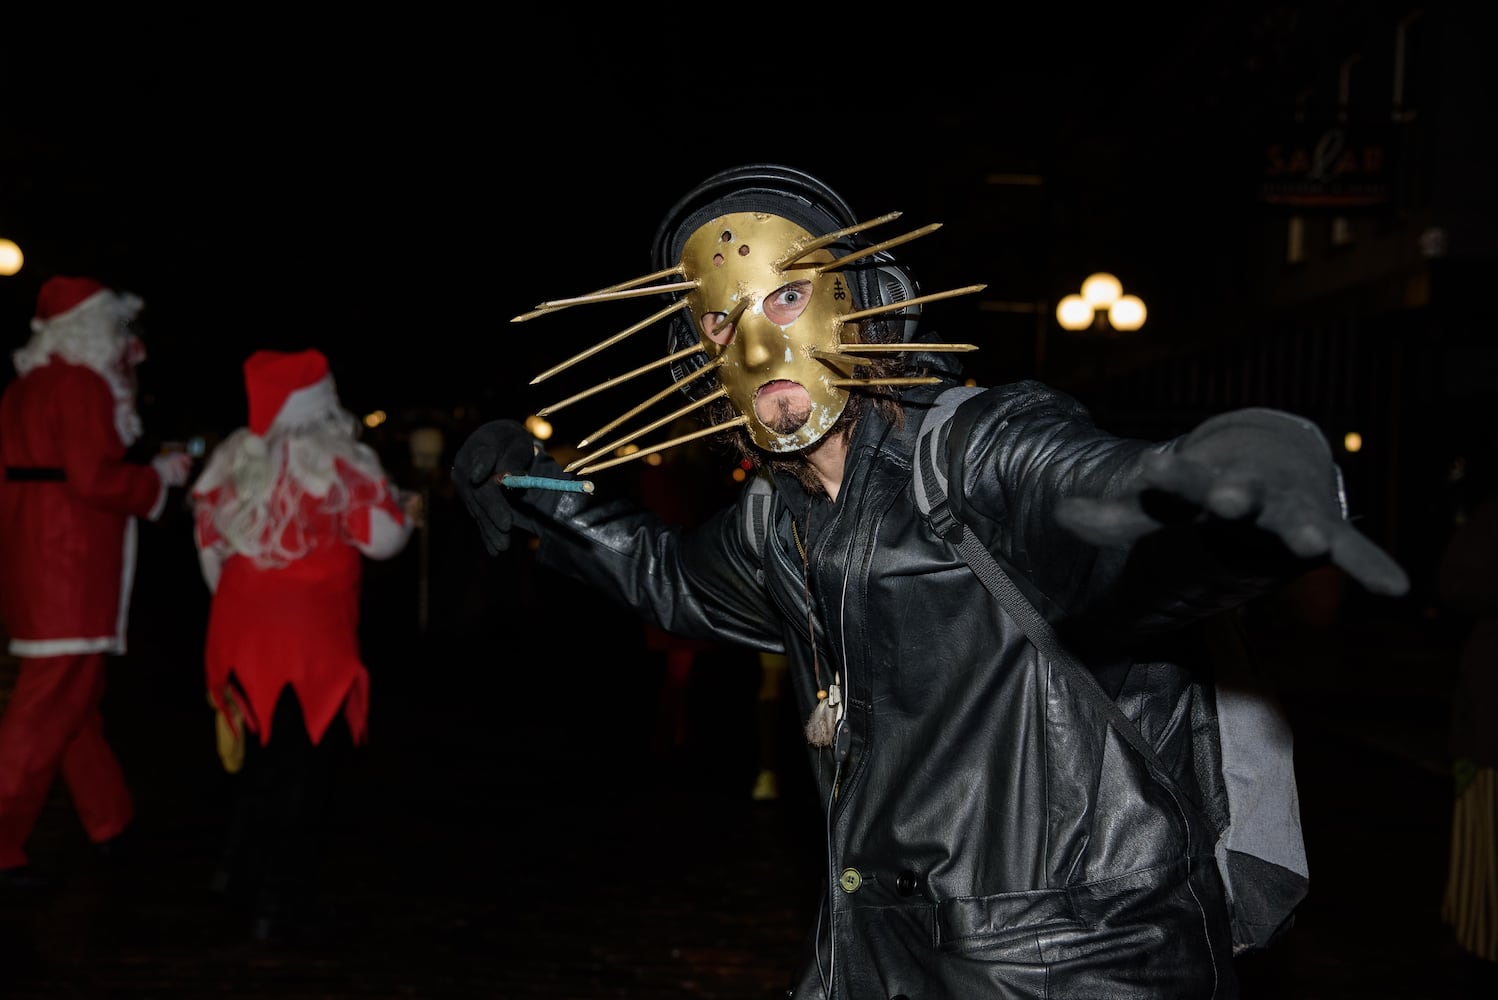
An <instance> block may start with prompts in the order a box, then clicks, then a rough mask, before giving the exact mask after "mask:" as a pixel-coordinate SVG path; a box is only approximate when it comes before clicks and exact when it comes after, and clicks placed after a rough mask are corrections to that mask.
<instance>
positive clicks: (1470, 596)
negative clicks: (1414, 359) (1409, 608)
mask: <svg viewBox="0 0 1498 1000" xmlns="http://www.w3.org/2000/svg"><path fill="white" fill-rule="evenodd" d="M1437 584H1438V587H1439V591H1440V596H1441V600H1442V601H1443V603H1445V604H1446V606H1447V607H1448V608H1450V609H1452V610H1454V611H1456V612H1457V613H1458V614H1460V615H1463V616H1465V617H1466V618H1467V619H1468V620H1469V621H1470V622H1471V626H1470V629H1469V631H1468V632H1467V634H1466V638H1465V640H1464V641H1463V643H1462V646H1461V651H1460V654H1459V659H1458V662H1457V674H1456V689H1455V692H1454V697H1453V700H1452V715H1451V733H1450V752H1451V756H1452V759H1453V765H1454V779H1455V802H1454V804H1453V807H1452V830H1451V855H1450V865H1449V868H1448V874H1447V880H1446V894H1445V898H1444V900H1443V902H1442V906H1441V919H1442V920H1443V921H1444V922H1445V923H1447V924H1449V925H1450V926H1451V927H1452V929H1453V931H1454V932H1455V934H1456V940H1457V943H1458V944H1460V945H1461V947H1462V948H1463V949H1464V950H1465V951H1467V952H1469V953H1470V954H1471V955H1473V956H1475V957H1476V958H1477V959H1480V960H1482V961H1483V962H1484V963H1485V964H1486V968H1485V969H1482V970H1480V971H1481V973H1483V974H1485V975H1486V977H1487V979H1488V981H1489V985H1491V986H1495V987H1498V492H1494V491H1493V490H1491V489H1489V490H1488V492H1487V494H1486V496H1485V497H1483V498H1482V499H1480V500H1479V501H1478V502H1477V503H1476V504H1474V505H1473V506H1472V508H1471V509H1470V510H1469V511H1466V512H1464V513H1463V514H1462V515H1461V517H1460V519H1459V521H1458V525H1457V528H1456V531H1455V533H1454V534H1453V535H1452V536H1451V539H1450V541H1449V542H1448V543H1447V546H1446V549H1445V552H1444V553H1443V555H1442V557H1441V562H1440V565H1439V569H1438V573H1437Z"/></svg>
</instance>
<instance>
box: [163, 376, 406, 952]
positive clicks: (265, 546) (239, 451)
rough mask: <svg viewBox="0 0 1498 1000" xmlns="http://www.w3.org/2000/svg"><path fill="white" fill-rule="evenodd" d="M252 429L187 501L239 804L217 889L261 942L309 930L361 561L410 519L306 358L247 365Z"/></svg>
mask: <svg viewBox="0 0 1498 1000" xmlns="http://www.w3.org/2000/svg"><path fill="white" fill-rule="evenodd" d="M244 378H245V393H246V395H247V397H248V400H249V425H248V426H247V427H242V428H240V429H238V430H236V431H235V432H234V433H232V434H231V435H229V437H228V438H226V439H225V440H224V441H223V443H222V444H220V445H219V446H218V447H217V448H216V449H215V450H214V451H213V453H212V455H211V456H210V457H209V459H208V463H207V465H206V467H205V468H204V471H203V474H202V475H201V476H200V477H199V478H198V480H197V482H196V483H195V484H194V485H193V488H192V501H193V507H194V519H195V529H194V540H195V542H196V545H197V549H198V554H199V558H200V560H201V564H202V570H203V579H204V580H205V581H206V582H207V584H208V587H209V589H210V590H211V591H212V592H213V599H212V604H211V607H210V610H209V620H208V635H207V649H206V653H205V658H204V659H205V666H206V673H207V681H208V698H209V700H210V702H211V703H212V704H213V707H214V709H215V711H216V713H217V716H216V726H217V731H218V736H219V752H220V755H221V757H222V759H223V762H224V766H225V768H226V770H228V771H229V772H230V773H233V774H235V781H236V783H237V786H238V788H237V794H236V796H235V806H234V813H233V817H232V819H231V823H230V831H229V837H228V842H227V844H226V849H225V855H224V861H223V864H222V866H221V868H220V871H219V872H218V873H217V874H216V875H215V880H214V888H215V889H216V890H218V891H221V892H224V893H225V894H227V895H229V896H230V897H231V898H234V899H236V900H240V901H244V902H247V903H248V904H249V905H250V906H251V910H252V914H251V920H252V931H253V934H254V936H255V937H256V938H257V939H258V940H261V941H263V942H267V943H278V942H290V941H292V940H294V939H295V938H297V937H298V936H300V934H301V933H302V932H303V931H305V930H306V929H308V924H307V922H306V920H305V918H306V916H307V914H306V907H307V905H308V904H310V903H311V902H313V901H314V897H315V894H316V893H315V885H314V874H315V870H316V869H315V861H316V852H317V846H318V840H319V837H320V835H321V823H322V821H323V818H324V815H325V811H326V807H327V800H328V797H329V795H330V792H331V789H332V786H333V782H334V779H335V777H336V775H337V771H338V768H339V767H340V763H339V761H340V758H342V757H344V756H345V755H346V754H347V752H348V751H349V749H350V748H352V747H355V746H359V745H362V744H363V743H364V742H365V739H366V736H367V732H366V728H367V722H368V718H369V671H368V670H367V669H366V668H365V665H364V663H363V661H362V659H361V657H360V650H359V637H358V627H359V599H360V586H361V576H362V569H363V564H362V559H363V558H364V557H368V558H371V559H388V558H390V557H391V556H394V555H395V554H396V553H398V552H400V551H401V550H402V549H403V548H404V547H405V545H406V543H407V541H408V540H409V539H410V537H411V532H412V530H413V528H414V527H415V526H416V524H417V520H418V518H419V517H420V516H421V510H420V498H419V496H418V495H412V496H411V497H409V498H407V499H406V500H405V502H404V503H402V501H401V499H400V498H399V497H398V495H397V491H396V489H395V488H394V487H393V486H392V484H391V482H390V481H389V479H388V477H387V476H386V473H385V471H384V469H383V467H382V466H381V464H380V460H379V457H378V456H377V455H376V453H375V452H374V450H373V449H372V448H370V447H369V446H368V445H366V444H363V443H362V442H360V441H359V440H358V427H359V425H358V421H357V420H356V419H355V417H354V416H353V415H352V414H351V413H349V412H347V411H346V410H345V409H344V408H343V406H342V405H341V403H340V402H339V399H338V394H337V390H336V388H335V385H334V381H333V376H332V374H331V372H330V371H329V368H328V361H327V358H326V357H324V356H323V354H322V353H321V352H319V351H316V350H305V351H300V352H294V353H283V352H278V351H257V352H255V353H254V354H252V355H251V356H250V357H249V358H248V359H247V360H246V361H245V363H244Z"/></svg>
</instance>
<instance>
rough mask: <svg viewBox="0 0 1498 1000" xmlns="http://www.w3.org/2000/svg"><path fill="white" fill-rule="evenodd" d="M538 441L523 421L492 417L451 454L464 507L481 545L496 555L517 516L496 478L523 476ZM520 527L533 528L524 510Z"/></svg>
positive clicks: (505, 544)
mask: <svg viewBox="0 0 1498 1000" xmlns="http://www.w3.org/2000/svg"><path fill="white" fill-rule="evenodd" d="M540 450H541V446H540V445H539V444H538V443H537V442H536V439H535V438H534V437H532V436H531V433H530V431H528V430H526V429H525V425H524V424H522V423H520V422H519V421H517V420H493V421H490V422H489V423H487V424H484V425H483V426H482V427H480V428H479V429H478V430H476V431H474V432H473V433H472V434H470V435H469V436H468V440H466V441H464V442H463V446H462V447H461V448H459V449H458V454H457V455H456V456H455V457H454V458H453V469H452V479H453V485H454V486H456V487H457V490H458V495H459V496H461V497H462V498H463V506H464V507H466V508H468V513H469V514H470V515H471V516H472V517H473V519H474V520H475V521H476V522H478V526H479V534H480V535H481V536H482V537H483V539H484V548H486V549H488V551H489V554H490V555H498V554H499V553H501V552H503V551H505V550H506V549H508V548H509V547H510V531H511V530H512V529H513V528H514V527H516V524H517V517H516V513H515V508H514V506H512V505H511V503H510V499H509V497H507V496H506V493H507V492H508V491H509V488H508V487H505V486H501V485H500V484H499V479H500V477H501V476H503V475H506V474H513V475H526V474H528V473H529V471H530V468H531V463H532V462H534V461H535V458H536V455H537V454H539V453H540ZM518 524H519V526H520V527H521V528H525V529H527V530H534V528H533V525H532V523H531V522H530V520H529V519H528V518H525V517H524V516H523V515H522V516H521V517H520V518H519V519H518Z"/></svg>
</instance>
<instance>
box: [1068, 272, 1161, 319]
mask: <svg viewBox="0 0 1498 1000" xmlns="http://www.w3.org/2000/svg"><path fill="white" fill-rule="evenodd" d="M1145 314H1146V311H1145V308H1144V301H1143V300H1142V299H1140V298H1139V297H1138V296H1137V295H1124V294H1123V285H1122V284H1121V283H1120V282H1119V280H1118V279H1117V278H1115V277H1114V276H1113V275H1111V274H1108V273H1107V272H1104V271H1099V272H1098V273H1097V274H1092V275H1088V277H1087V280H1086V281H1084V282H1082V294H1080V295H1068V296H1066V297H1065V298H1063V299H1062V300H1061V301H1060V302H1058V303H1056V321H1057V322H1058V323H1060V324H1061V329H1063V330H1085V329H1087V328H1088V327H1095V328H1096V329H1098V330H1100V331H1105V330H1106V329H1107V328H1108V327H1112V328H1113V329H1115V330H1118V331H1120V332H1123V333H1130V332H1132V331H1134V330H1137V329H1139V328H1140V327H1141V326H1143V325H1144V317H1145Z"/></svg>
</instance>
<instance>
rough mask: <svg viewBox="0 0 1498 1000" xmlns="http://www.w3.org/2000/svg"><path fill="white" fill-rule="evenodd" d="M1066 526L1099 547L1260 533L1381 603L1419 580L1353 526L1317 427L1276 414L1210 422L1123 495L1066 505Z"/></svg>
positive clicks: (1241, 413)
mask: <svg viewBox="0 0 1498 1000" xmlns="http://www.w3.org/2000/svg"><path fill="white" fill-rule="evenodd" d="M1056 517H1057V519H1058V521H1059V522H1060V523H1061V524H1062V525H1063V526H1064V527H1065V528H1067V530H1069V531H1071V532H1072V533H1074V534H1075V535H1077V536H1078V537H1080V538H1082V539H1084V540H1086V541H1088V542H1091V543H1092V544H1094V545H1098V546H1107V547H1127V546H1131V545H1133V544H1134V543H1136V542H1137V541H1139V540H1140V539H1142V538H1144V537H1146V536H1148V535H1151V534H1153V533H1154V532H1156V531H1159V530H1160V529H1162V528H1166V527H1169V526H1179V525H1204V524H1206V523H1209V522H1213V521H1220V522H1231V523H1235V524H1237V525H1252V526H1255V527H1257V528H1258V529H1260V530H1262V531H1263V532H1266V533H1268V534H1269V535H1270V536H1273V537H1274V538H1276V539H1278V540H1279V541H1280V542H1281V543H1283V545H1284V547H1285V549H1286V550H1288V552H1289V553H1290V554H1291V555H1292V556H1294V557H1296V558H1297V559H1299V560H1303V561H1304V562H1305V568H1310V566H1312V565H1314V564H1315V563H1317V562H1322V561H1329V562H1330V563H1332V564H1334V565H1336V566H1338V567H1340V568H1341V569H1342V570H1343V571H1345V572H1346V573H1347V574H1348V576H1350V577H1351V578H1352V579H1353V580H1355V581H1357V582H1358V583H1359V584H1361V585H1362V586H1364V587H1366V588H1367V589H1368V590H1369V591H1371V592H1373V593H1375V594H1385V595H1400V594H1403V593H1405V592H1406V591H1407V590H1408V589H1409V578H1408V576H1407V575H1406V574H1405V571H1404V570H1403V569H1401V568H1400V566H1399V564H1398V563H1396V562H1395V561H1394V559H1393V558H1392V557H1390V556H1389V555H1388V553H1386V552H1384V551H1383V550H1382V549H1381V548H1379V547H1378V546H1377V545H1375V544H1374V543H1373V542H1372V541H1371V540H1370V539H1368V538H1367V537H1366V536H1365V535H1363V534H1362V533H1361V532H1360V531H1358V530H1357V528H1355V527H1354V526H1353V525H1352V524H1351V523H1350V522H1349V521H1348V519H1347V511H1346V501H1345V498H1344V497H1343V494H1342V484H1341V473H1340V471H1339V470H1338V469H1337V466H1336V464H1335V462H1334V461H1333V460H1332V454H1331V449H1330V447H1329V446H1328V445H1327V442H1326V438H1325V437H1324V436H1322V434H1321V432H1320V431H1319V430H1317V428H1316V427H1315V425H1314V424H1312V423H1311V422H1310V421H1308V420H1305V419H1304V418H1301V417H1297V416H1294V415H1292V414H1288V413H1283V412H1280V411H1277V410H1269V409H1244V410H1236V411H1233V412H1231V413H1225V414H1222V415H1219V416H1216V417H1212V418H1211V419H1209V420H1206V421H1204V422H1203V423H1202V424H1201V425H1200V426H1198V427H1197V428H1196V429H1195V430H1193V431H1192V432H1190V433H1189V434H1187V435H1185V436H1184V437H1182V438H1181V439H1180V440H1179V441H1177V442H1176V443H1175V445H1174V446H1173V447H1171V448H1168V449H1165V450H1163V451H1159V452H1154V453H1150V454H1146V455H1144V456H1142V459H1141V469H1140V472H1139V475H1138V476H1137V477H1135V478H1134V479H1133V480H1132V482H1131V484H1130V488H1129V489H1128V490H1127V491H1125V492H1124V493H1122V494H1119V495H1115V496H1111V497H1108V498H1101V499H1093V498H1086V497H1079V496H1073V497H1069V498H1067V499H1065V500H1062V501H1061V502H1060V504H1059V505H1058V507H1057V510H1056Z"/></svg>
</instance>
